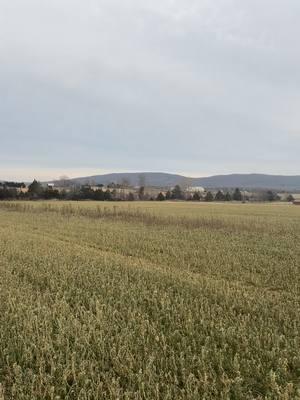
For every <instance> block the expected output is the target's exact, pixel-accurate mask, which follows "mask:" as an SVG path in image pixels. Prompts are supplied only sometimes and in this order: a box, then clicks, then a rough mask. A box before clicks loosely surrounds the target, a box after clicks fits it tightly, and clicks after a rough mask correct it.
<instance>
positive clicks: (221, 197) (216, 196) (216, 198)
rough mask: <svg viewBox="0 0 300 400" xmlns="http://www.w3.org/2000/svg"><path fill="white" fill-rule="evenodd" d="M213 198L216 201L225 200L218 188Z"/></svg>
mask: <svg viewBox="0 0 300 400" xmlns="http://www.w3.org/2000/svg"><path fill="white" fill-rule="evenodd" d="M215 200H216V201H224V200H225V195H224V193H223V192H222V191H221V190H219V191H218V192H217V194H216V195H215Z"/></svg>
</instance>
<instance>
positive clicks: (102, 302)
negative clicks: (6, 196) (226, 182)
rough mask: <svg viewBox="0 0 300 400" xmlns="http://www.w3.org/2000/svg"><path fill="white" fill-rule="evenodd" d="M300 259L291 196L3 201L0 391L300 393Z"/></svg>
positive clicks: (13, 395) (166, 395) (161, 395)
mask: <svg viewBox="0 0 300 400" xmlns="http://www.w3.org/2000/svg"><path fill="white" fill-rule="evenodd" d="M299 268H300V208H297V207H296V206H292V205H247V204H238V205H225V204H194V203H190V204H189V203H163V204H158V203H155V202H153V203H150V202H149V203H136V202H135V203H132V204H128V203H120V204H117V205H116V206H115V205H111V204H105V205H104V204H100V205H99V203H93V202H86V203H64V202H57V203H55V202H54V203H43V202H36V203H30V202H24V203H21V202H17V203H13V202H11V203H0V326H1V329H0V384H1V388H0V399H1V400H2V398H4V399H17V400H18V399H28V400H29V399H82V400H83V399H136V400H138V399H162V400H164V399H169V400H173V399H195V400H196V399H197V400H198V399H246V400H247V399H249V400H250V399H300V316H299V315H300V274H299ZM1 396H2V397H1Z"/></svg>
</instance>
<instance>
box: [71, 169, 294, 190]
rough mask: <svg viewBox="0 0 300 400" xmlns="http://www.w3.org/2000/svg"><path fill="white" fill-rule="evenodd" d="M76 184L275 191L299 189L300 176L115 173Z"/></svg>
mask: <svg viewBox="0 0 300 400" xmlns="http://www.w3.org/2000/svg"><path fill="white" fill-rule="evenodd" d="M72 181H73V182H76V183H78V184H84V183H95V184H100V183H102V184H104V185H106V184H109V183H111V182H115V183H122V182H124V181H128V182H129V183H130V185H133V186H136V185H139V184H141V183H143V184H145V185H148V186H160V187H164V186H174V185H176V184H183V183H188V184H189V185H191V186H203V187H205V188H234V187H240V188H248V189H254V188H257V189H277V190H300V176H283V175H282V176H281V175H264V174H231V175H216V176H211V177H206V178H188V177H184V176H181V175H176V174H167V173H160V172H140V173H114V174H105V175H95V176H90V177H83V178H76V179H73V180H72Z"/></svg>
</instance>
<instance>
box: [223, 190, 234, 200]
mask: <svg viewBox="0 0 300 400" xmlns="http://www.w3.org/2000/svg"><path fill="white" fill-rule="evenodd" d="M224 200H225V201H231V200H232V197H231V194H230V193H229V192H226V194H225V199H224Z"/></svg>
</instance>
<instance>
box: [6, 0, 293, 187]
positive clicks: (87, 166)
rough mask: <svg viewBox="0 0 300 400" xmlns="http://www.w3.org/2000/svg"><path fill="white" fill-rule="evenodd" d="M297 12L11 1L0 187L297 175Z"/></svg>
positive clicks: (200, 1) (285, 6)
mask: <svg viewBox="0 0 300 400" xmlns="http://www.w3.org/2000/svg"><path fill="white" fill-rule="evenodd" d="M299 21H300V1H299V0H242V1H241V0H214V1H212V0H151V1H145V0H144V1H143V0H85V1H82V0H26V1H24V0H0V139H1V142H0V143H1V156H0V179H19V180H24V179H25V180H26V179H31V178H33V177H37V178H39V179H50V178H55V177H58V176H60V175H62V174H68V175H69V176H82V175H83V176H84V175H89V174H96V173H97V174H100V173H103V172H107V171H168V172H179V173H185V174H189V175H193V176H202V175H211V174H216V173H230V172H264V173H279V174H294V175H295V174H300V50H299V49H300V48H299V38H300V23H299Z"/></svg>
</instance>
